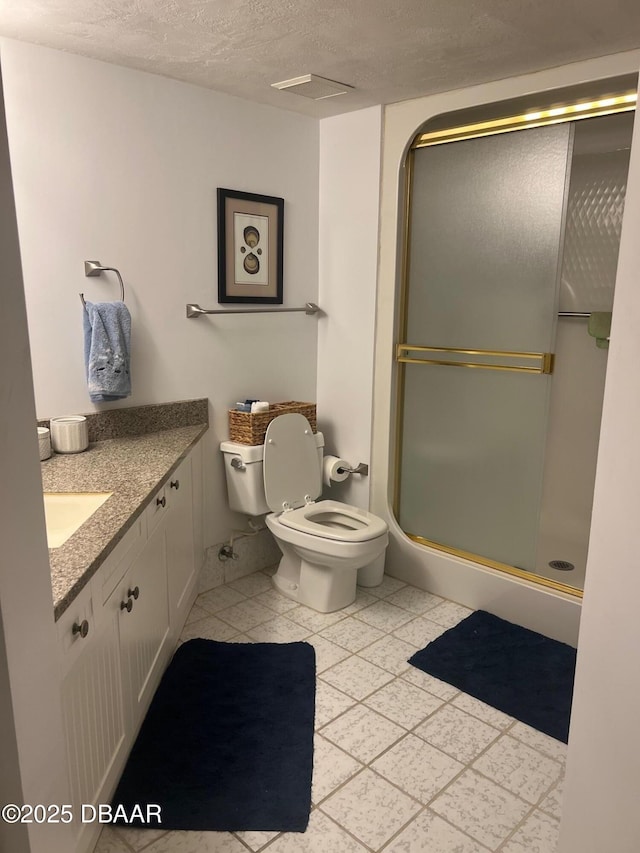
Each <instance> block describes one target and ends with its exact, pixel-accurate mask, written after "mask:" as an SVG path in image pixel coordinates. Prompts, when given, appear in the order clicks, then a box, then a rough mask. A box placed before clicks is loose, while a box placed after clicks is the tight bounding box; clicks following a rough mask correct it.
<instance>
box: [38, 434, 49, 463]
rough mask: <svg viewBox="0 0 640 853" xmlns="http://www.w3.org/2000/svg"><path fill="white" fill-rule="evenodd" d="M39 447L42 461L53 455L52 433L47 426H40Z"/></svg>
mask: <svg viewBox="0 0 640 853" xmlns="http://www.w3.org/2000/svg"><path fill="white" fill-rule="evenodd" d="M38 447H39V449H40V461H41V462H42V461H43V460H45V459H48V458H49V457H50V456H51V433H50V432H49V430H48V429H47V428H46V427H38Z"/></svg>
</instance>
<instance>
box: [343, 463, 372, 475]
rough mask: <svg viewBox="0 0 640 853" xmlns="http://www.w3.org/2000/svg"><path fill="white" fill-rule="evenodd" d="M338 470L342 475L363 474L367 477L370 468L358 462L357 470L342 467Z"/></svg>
mask: <svg viewBox="0 0 640 853" xmlns="http://www.w3.org/2000/svg"><path fill="white" fill-rule="evenodd" d="M338 470H339V471H340V472H341V473H342V472H343V471H346V472H347V473H348V474H362V476H363V477H366V476H367V475H368V474H369V466H368V465H367V464H365V463H364V462H358V464H357V465H356V467H355V468H352V467H347V466H341V467H340V468H339V469H338Z"/></svg>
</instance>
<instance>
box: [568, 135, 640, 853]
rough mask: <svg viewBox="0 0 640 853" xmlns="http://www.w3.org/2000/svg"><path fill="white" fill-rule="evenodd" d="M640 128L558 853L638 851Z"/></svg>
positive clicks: (633, 165) (619, 284) (624, 238)
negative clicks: (639, 233) (639, 285)
mask: <svg viewBox="0 0 640 853" xmlns="http://www.w3.org/2000/svg"><path fill="white" fill-rule="evenodd" d="M639 229H640V122H638V121H637V120H636V124H635V128H634V140H633V146H632V150H631V164H630V169H629V183H628V190H627V197H626V203H625V211H624V221H623V227H622V239H621V243H620V257H619V262H618V275H617V279H616V291H615V298H614V308H613V324H612V328H611V344H610V349H609V363H608V367H607V380H606V386H605V397H604V409H603V416H602V428H601V433H600V449H599V454H598V465H597V471H596V485H595V495H594V504H593V515H592V523H591V539H590V543H589V556H588V560H587V580H586V586H585V597H584V603H583V609H582V619H581V623H580V644H579V646H578V665H577V670H576V682H575V690H574V697H573V712H572V715H571V732H570V736H569V757H568V764H567V781H566V786H565V793H564V800H563V819H562V825H561V833H560V844H559V848H558V853H602V851H605V850H606V851H612V853H614V851H615V853H636V851H638V850H639V849H640V810H639V809H638V797H639V794H640V786H639V783H638V768H639V767H640V739H639V738H638V720H640V664H639V663H638V649H639V648H640V627H639V626H640V620H639V619H638V604H639V602H640V572H639V571H638V558H637V550H638V517H639V516H640V499H639V497H638V484H639V483H640V442H639V441H638V435H640V395H639V394H638V380H637V366H638V364H640V335H639V334H638V328H639V326H640V291H639V290H638V269H639V268H640V243H639V242H638V230H639Z"/></svg>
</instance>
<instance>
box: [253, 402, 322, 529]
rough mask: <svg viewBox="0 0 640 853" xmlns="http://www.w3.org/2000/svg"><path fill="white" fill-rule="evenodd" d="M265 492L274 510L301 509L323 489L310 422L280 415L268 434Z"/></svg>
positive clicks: (266, 437) (300, 418) (272, 422)
mask: <svg viewBox="0 0 640 853" xmlns="http://www.w3.org/2000/svg"><path fill="white" fill-rule="evenodd" d="M262 470H263V474H264V493H265V497H266V499H267V506H268V507H269V509H270V510H271V511H272V512H282V511H283V510H285V509H297V508H298V507H301V506H304V505H305V504H306V503H307V502H308V501H309V500H315V499H316V498H317V497H318V495H319V494H320V492H321V491H322V481H321V478H320V462H319V460H318V447H317V444H316V440H315V437H314V435H313V430H312V429H311V425H310V424H309V421H308V420H307V419H306V418H305V417H304V416H303V415H298V414H289V415H279V416H278V417H277V418H274V419H273V420H272V421H271V423H270V424H269V426H268V427H267V433H266V435H265V437H264V458H263V460H262Z"/></svg>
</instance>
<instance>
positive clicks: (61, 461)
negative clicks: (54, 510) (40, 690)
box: [42, 423, 208, 620]
mask: <svg viewBox="0 0 640 853" xmlns="http://www.w3.org/2000/svg"><path fill="white" fill-rule="evenodd" d="M207 429H208V426H207V424H206V423H202V424H197V425H195V426H181V427H179V428H177V429H163V430H161V431H157V432H150V433H146V434H143V435H127V436H123V437H120V438H111V439H106V440H104V441H97V442H95V443H93V444H90V446H89V449H88V450H86V451H85V452H83V453H74V454H66V455H61V454H54V456H52V457H51V458H50V459H47V460H45V461H44V462H43V463H42V485H43V488H44V491H45V492H113V494H112V495H111V497H110V498H109V499H108V500H107V501H106V502H105V503H104V504H103V505H102V506H101V507H100V508H99V509H98V510H96V512H95V513H94V514H93V515H92V516H91V517H90V518H89V519H88V520H87V521H85V523H84V524H83V525H82V526H81V527H80V528H79V529H78V530H77V531H76V532H75V533H74V534H73V535H72V536H71V537H70V538H69V539H67V541H66V542H65V543H64V544H63V545H61V546H60V547H59V548H51V549H49V562H50V564H51V583H52V587H53V602H54V613H55V618H56V620H57V619H59V618H60V616H61V614H62V613H64V611H65V610H66V609H67V607H68V606H69V605H70V604H71V602H72V601H73V600H74V598H75V597H76V596H77V595H78V593H79V592H80V590H81V589H82V588H83V587H84V586H85V585H86V584H87V583H88V582H89V580H90V579H91V578H92V577H93V575H94V574H95V573H96V571H97V570H98V568H99V567H100V565H101V564H102V563H103V562H104V560H105V559H106V557H107V556H108V555H109V554H110V553H111V551H112V550H113V549H114V547H115V546H116V545H117V543H118V542H119V541H120V539H122V537H123V536H124V534H125V533H126V532H127V530H128V529H129V528H130V527H131V526H132V525H133V523H134V521H135V519H136V518H137V517H138V516H139V515H140V513H141V512H142V511H143V510H144V508H145V507H146V506H147V505H148V504H149V502H150V501H151V498H152V497H153V494H154V493H155V492H156V491H157V489H158V488H160V487H161V486H162V485H163V484H164V483H165V482H166V481H167V480H168V478H169V476H170V475H171V473H172V472H173V471H174V470H175V469H176V468H177V467H178V465H179V464H180V462H181V461H182V460H183V459H184V458H185V456H186V455H187V454H188V452H189V451H190V450H191V448H192V447H193V446H194V444H195V443H196V442H197V441H198V439H200V438H201V436H202V435H204V433H205V432H206V431H207Z"/></svg>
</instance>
